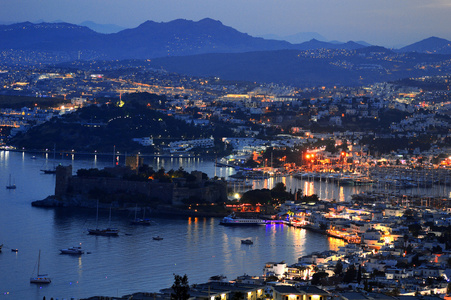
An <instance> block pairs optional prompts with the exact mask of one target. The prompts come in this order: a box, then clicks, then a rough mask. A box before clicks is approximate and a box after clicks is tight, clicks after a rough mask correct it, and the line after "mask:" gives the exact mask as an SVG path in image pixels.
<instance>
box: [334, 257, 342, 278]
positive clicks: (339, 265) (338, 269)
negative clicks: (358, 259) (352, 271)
mask: <svg viewBox="0 0 451 300" xmlns="http://www.w3.org/2000/svg"><path fill="white" fill-rule="evenodd" d="M342 272H343V263H342V262H341V260H338V261H337V264H336V265H335V269H334V273H335V275H340V274H341V273H342Z"/></svg>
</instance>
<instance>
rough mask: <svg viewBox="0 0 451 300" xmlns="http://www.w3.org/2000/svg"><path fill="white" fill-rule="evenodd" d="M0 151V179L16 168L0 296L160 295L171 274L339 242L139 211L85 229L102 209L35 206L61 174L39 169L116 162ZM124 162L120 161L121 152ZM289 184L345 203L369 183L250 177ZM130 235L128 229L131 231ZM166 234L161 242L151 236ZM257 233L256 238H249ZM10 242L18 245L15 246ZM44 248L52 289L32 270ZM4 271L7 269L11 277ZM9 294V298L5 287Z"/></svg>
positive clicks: (217, 270) (5, 204) (241, 264)
mask: <svg viewBox="0 0 451 300" xmlns="http://www.w3.org/2000/svg"><path fill="white" fill-rule="evenodd" d="M36 156H37V157H36V159H31V155H30V154H26V153H18V152H8V151H0V183H3V184H6V183H7V181H8V177H9V174H11V177H12V178H13V179H14V180H15V183H16V185H17V189H16V190H7V189H5V188H0V244H1V243H3V244H4V245H5V246H4V250H3V253H0V268H1V269H0V271H1V272H2V274H4V276H3V277H2V281H1V283H0V299H2V298H5V299H6V298H10V299H36V300H41V299H42V298H43V296H46V298H48V299H50V297H54V298H56V297H58V298H63V297H64V298H70V297H76V298H80V297H89V296H93V295H105V296H116V295H124V294H127V293H132V292H137V291H148V292H155V291H158V290H159V289H161V288H165V287H169V286H171V285H172V282H173V274H174V273H175V274H185V273H186V274H187V275H188V278H189V282H190V284H192V283H199V282H206V281H207V280H208V278H209V277H210V276H212V275H218V274H224V275H226V276H227V277H228V278H229V279H233V278H235V277H236V276H238V275H242V274H244V273H246V274H251V275H261V274H262V269H263V266H264V264H265V263H266V262H269V261H273V262H280V261H282V260H283V261H285V262H287V263H288V264H291V263H295V262H296V261H297V259H298V258H299V257H300V256H302V255H306V254H309V253H311V252H313V251H324V250H328V249H333V250H336V249H338V247H339V246H341V245H343V242H342V241H341V240H337V239H332V238H327V237H325V236H323V235H320V234H317V233H313V232H309V231H306V230H304V229H297V228H292V227H287V226H283V225H271V226H266V227H253V228H229V227H223V226H219V225H218V223H219V219H215V218H186V219H174V220H171V219H159V218H154V221H155V223H156V225H154V226H148V227H139V226H132V225H130V224H129V221H130V219H132V218H133V215H134V212H130V213H129V214H127V213H121V214H120V213H113V216H112V225H114V226H115V227H118V228H119V229H120V232H121V236H119V237H117V238H108V237H95V236H88V235H87V234H86V228H87V227H90V226H93V225H94V224H95V211H91V210H84V209H79V210H76V209H42V208H35V207H31V205H30V203H31V202H32V201H34V200H40V199H44V198H45V197H46V196H48V195H51V194H53V192H54V187H55V182H54V181H55V176H54V175H44V174H42V173H41V172H40V170H41V169H48V168H52V167H53V166H54V165H56V164H59V163H61V164H62V165H69V164H72V166H73V170H74V173H75V171H76V170H77V169H79V168H103V167H105V166H111V165H112V157H109V158H108V157H103V156H100V155H96V156H90V157H83V158H79V156H77V155H72V154H67V155H63V156H61V155H58V156H57V159H53V156H52V155H50V156H51V157H52V158H51V159H49V158H48V157H49V156H48V155H46V154H43V155H36ZM120 159H122V160H123V158H122V157H121V158H120ZM144 161H145V163H148V164H150V165H152V166H153V168H154V169H155V170H158V169H159V168H161V167H163V168H164V169H165V170H170V169H178V168H179V167H183V168H184V169H185V170H187V171H192V170H197V169H198V170H201V171H203V172H205V173H207V174H208V175H209V176H210V177H213V176H214V175H215V174H216V175H217V176H219V177H228V176H229V175H231V174H233V173H234V172H235V171H234V170H233V169H231V168H215V166H214V162H213V161H209V160H203V159H202V158H191V159H180V158H172V159H171V158H155V159H154V158H149V157H146V158H145V159H144ZM277 182H284V183H285V184H286V186H287V190H288V191H289V190H291V191H292V192H294V191H295V190H297V189H302V190H303V192H304V194H306V195H311V194H313V193H315V194H318V195H321V198H325V199H337V200H340V201H344V200H346V199H347V198H348V197H349V196H350V195H351V194H352V193H355V192H358V191H361V190H365V189H367V188H368V187H361V188H356V187H338V186H336V185H334V184H328V183H325V182H317V181H316V182H305V181H301V180H298V179H294V178H291V177H287V178H284V177H282V178H280V177H278V178H270V179H267V180H261V181H253V182H252V184H253V187H254V188H263V187H265V188H272V187H273V186H274V185H275V184H276V183H277ZM107 224H108V211H100V213H99V226H100V227H102V226H107ZM126 233H127V234H128V235H125V234H126ZM157 235H159V236H162V237H164V239H163V240H162V241H154V240H153V239H152V237H154V236H157ZM241 239H252V240H253V241H254V244H253V245H242V244H241ZM79 243H82V246H83V248H84V249H85V250H86V251H89V252H91V254H85V255H83V256H81V257H73V256H67V255H60V254H59V250H58V249H61V248H67V247H70V246H75V245H78V244H79ZM11 248H17V249H19V252H17V253H14V252H11V250H10V249H11ZM39 249H41V251H42V252H41V253H42V254H41V268H42V271H43V272H46V273H48V274H49V276H50V277H51V278H52V280H53V281H52V283H51V284H50V285H48V286H43V287H42V288H40V287H39V286H35V285H30V283H29V277H30V275H31V273H32V271H33V267H34V265H35V264H36V260H37V255H38V252H39ZM5 274H7V275H5ZM7 292H9V294H8V295H6V294H5V293H7Z"/></svg>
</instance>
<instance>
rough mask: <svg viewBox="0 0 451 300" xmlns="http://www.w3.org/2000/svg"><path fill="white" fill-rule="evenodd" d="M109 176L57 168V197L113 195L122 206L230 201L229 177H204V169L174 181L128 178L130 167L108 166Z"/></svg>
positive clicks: (63, 198) (107, 196)
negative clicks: (192, 179) (187, 177)
mask: <svg viewBox="0 0 451 300" xmlns="http://www.w3.org/2000/svg"><path fill="white" fill-rule="evenodd" d="M102 172H103V174H108V176H74V175H72V166H58V167H57V168H56V183H55V198H56V199H58V200H60V201H67V199H70V198H74V197H79V198H82V199H84V200H89V199H96V198H97V199H99V198H109V199H111V200H110V201H112V202H113V201H118V200H119V202H121V203H119V205H120V206H129V205H135V204H136V203H138V201H139V202H140V204H145V205H154V204H158V205H170V206H179V205H183V204H184V201H186V200H189V199H195V200H198V201H199V202H204V203H222V202H225V201H226V200H227V182H226V181H225V180H212V179H203V178H202V177H203V176H202V172H199V171H192V172H191V175H194V176H195V181H194V182H193V181H190V182H187V181H186V179H185V178H172V182H159V181H158V180H146V181H142V180H140V181H139V180H127V179H124V175H126V174H133V173H134V171H132V170H131V169H130V168H129V167H115V168H105V169H103V170H102Z"/></svg>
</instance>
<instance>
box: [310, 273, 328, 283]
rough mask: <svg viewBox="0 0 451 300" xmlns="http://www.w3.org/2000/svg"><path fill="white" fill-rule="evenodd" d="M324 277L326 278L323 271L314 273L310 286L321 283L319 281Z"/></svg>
mask: <svg viewBox="0 0 451 300" xmlns="http://www.w3.org/2000/svg"><path fill="white" fill-rule="evenodd" d="M326 277H328V276H327V273H326V272H323V271H321V272H316V273H315V274H313V275H312V281H311V284H312V285H318V284H320V283H321V279H323V278H326Z"/></svg>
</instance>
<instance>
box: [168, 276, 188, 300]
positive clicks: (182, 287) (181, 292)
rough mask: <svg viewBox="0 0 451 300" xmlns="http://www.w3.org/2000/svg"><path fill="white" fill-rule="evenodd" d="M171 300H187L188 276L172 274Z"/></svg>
mask: <svg viewBox="0 0 451 300" xmlns="http://www.w3.org/2000/svg"><path fill="white" fill-rule="evenodd" d="M172 291H173V293H171V300H188V298H189V285H188V276H186V274H185V275H183V276H180V275H176V274H174V284H173V285H172Z"/></svg>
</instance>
